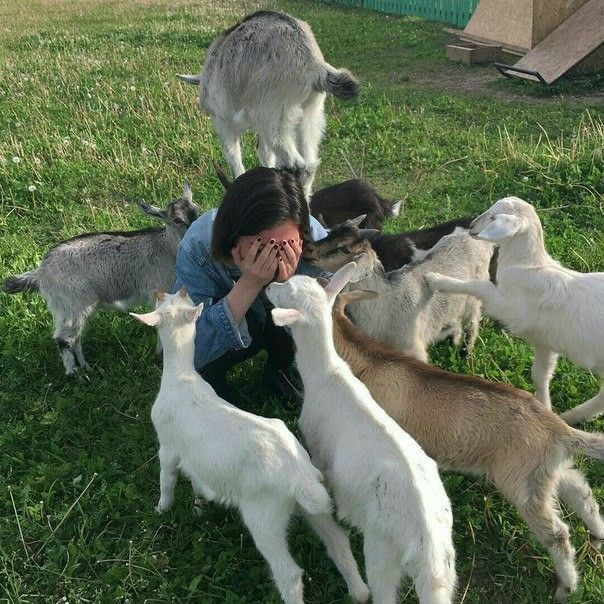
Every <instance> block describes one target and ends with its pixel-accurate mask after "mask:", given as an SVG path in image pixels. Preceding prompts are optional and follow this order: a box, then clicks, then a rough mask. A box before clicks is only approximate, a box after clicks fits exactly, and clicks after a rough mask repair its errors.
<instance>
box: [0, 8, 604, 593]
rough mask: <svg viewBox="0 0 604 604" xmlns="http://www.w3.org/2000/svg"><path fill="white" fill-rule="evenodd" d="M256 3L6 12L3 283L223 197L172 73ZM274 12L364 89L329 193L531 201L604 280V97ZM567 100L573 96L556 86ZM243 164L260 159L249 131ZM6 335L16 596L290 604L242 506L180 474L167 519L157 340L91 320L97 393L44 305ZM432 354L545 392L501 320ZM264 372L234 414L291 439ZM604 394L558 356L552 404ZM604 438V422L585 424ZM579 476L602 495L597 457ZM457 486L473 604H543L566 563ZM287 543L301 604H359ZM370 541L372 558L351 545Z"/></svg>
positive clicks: (107, 318)
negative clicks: (69, 360) (54, 247)
mask: <svg viewBox="0 0 604 604" xmlns="http://www.w3.org/2000/svg"><path fill="white" fill-rule="evenodd" d="M258 6H260V3H256V2H250V1H247V2H245V3H241V2H235V1H228V2H220V3H216V2H210V1H209V0H196V1H195V2H193V1H192V0H189V1H186V0H170V1H169V2H168V0H149V1H146V2H143V1H138V2H128V3H125V2H117V1H109V0H100V1H97V2H83V1H80V2H77V1H74V0H72V1H69V0H62V1H57V2H44V1H37V2H33V1H30V2H28V3H22V2H17V1H16V0H13V1H10V2H9V1H7V0H0V17H1V19H0V71H1V73H2V78H0V233H1V235H2V237H1V242H0V276H1V277H4V276H6V275H9V274H13V273H15V272H20V271H23V270H26V269H28V268H31V267H32V266H34V265H35V264H36V263H37V262H38V261H39V260H40V259H41V257H42V256H43V254H44V253H45V251H46V249H47V248H48V247H49V246H50V245H51V244H53V243H54V242H56V241H59V240H61V239H63V238H66V237H69V236H72V235H75V234H78V233H81V232H84V231H88V230H107V229H125V228H136V227H140V226H143V225H147V224H150V221H149V220H148V219H146V218H145V217H143V216H142V214H140V213H139V212H138V211H137V210H136V208H135V207H134V205H133V203H132V202H133V201H135V200H137V199H138V198H140V197H144V198H145V199H147V201H149V202H153V203H156V204H163V203H165V202H167V201H168V200H170V199H172V198H173V197H175V196H176V195H177V194H178V192H179V190H180V186H181V184H182V181H183V179H184V178H188V179H189V180H190V181H191V183H192V185H193V191H194V196H195V198H196V201H197V202H198V203H199V204H200V205H201V206H202V207H203V208H204V209H207V208H210V207H213V206H215V205H216V204H217V202H218V200H219V199H220V191H221V188H220V185H219V183H218V181H217V179H216V178H215V176H214V175H213V170H212V168H211V160H212V159H220V158H221V154H220V151H219V147H218V142H217V139H216V136H215V134H214V132H213V130H212V128H211V126H210V123H209V121H208V119H207V118H206V117H204V116H202V115H200V114H199V112H198V111H197V109H196V106H195V99H194V97H195V93H194V90H193V89H192V88H189V87H185V86H184V85H182V84H180V83H178V82H177V81H176V80H175V78H174V74H175V73H178V72H194V71H195V70H197V69H198V67H199V65H200V64H201V61H202V58H203V55H204V53H205V50H206V48H207V46H208V45H209V43H210V42H211V40H212V39H213V38H214V37H215V36H216V35H217V34H218V32H219V31H220V30H221V29H223V28H225V27H226V26H228V25H230V24H232V23H233V22H234V21H235V20H236V19H237V18H239V17H241V16H242V15H243V14H244V13H246V12H249V11H251V10H252V9H253V8H256V7H258ZM262 6H270V7H280V8H283V9H285V10H287V11H290V12H292V13H294V14H296V15H298V16H300V17H302V18H304V19H306V20H308V21H309V22H310V23H311V25H312V27H313V29H314V31H315V33H316V36H317V39H318V41H319V43H320V45H321V47H322V48H323V51H324V54H325V56H326V57H327V59H328V60H329V61H330V62H331V63H332V64H334V65H337V66H340V65H343V66H347V67H350V68H351V69H353V70H354V71H355V72H356V73H357V74H358V76H359V78H360V80H361V82H362V93H361V97H360V99H359V100H358V101H357V102H354V103H351V104H345V103H340V102H334V101H333V100H332V99H330V100H328V103H327V112H328V127H327V132H326V136H325V140H324V142H323V145H322V149H321V152H322V153H321V154H322V161H323V163H322V166H321V168H320V172H319V176H318V184H319V185H321V184H331V183H334V182H337V181H339V180H341V179H344V178H348V177H350V176H351V170H353V171H354V173H355V174H356V175H362V176H363V177H365V178H367V179H368V180H370V181H371V182H372V183H373V184H374V185H375V186H376V187H377V188H378V189H379V190H380V191H381V192H383V194H384V195H386V196H390V197H392V198H397V199H403V200H404V211H403V213H402V215H401V216H400V217H399V218H398V219H397V220H396V221H392V222H391V223H390V224H388V225H387V229H388V230H391V231H395V230H401V229H406V228H418V227H421V226H425V225H429V224H432V223H435V222H437V221H442V220H446V219H450V218H453V217H456V216H461V215H465V214H468V213H477V212H480V211H483V210H484V209H486V207H488V205H489V204H490V203H491V202H492V201H493V200H494V199H497V198H499V197H502V196H504V195H507V194H515V195H518V196H520V197H524V198H526V199H528V200H530V201H532V202H534V203H535V205H536V206H537V208H539V212H540V216H541V218H542V220H543V224H544V227H545V231H546V239H547V244H548V246H549V249H550V251H551V252H552V253H553V254H554V255H555V256H556V257H557V258H559V259H560V260H561V261H562V262H564V263H565V264H566V265H568V266H570V267H572V268H575V269H578V270H581V271H587V270H591V271H597V270H600V271H601V270H603V267H604V235H603V233H604V205H603V204H604V197H603V194H604V158H603V149H604V125H603V122H602V118H603V113H602V109H603V108H604V106H603V104H602V102H601V100H598V98H596V97H597V95H595V96H594V94H593V90H591V89H590V88H589V87H587V89H586V90H587V92H586V96H585V98H581V97H580V96H577V95H575V96H574V97H573V98H572V99H568V98H566V97H564V96H561V94H555V95H551V96H547V97H546V98H541V96H540V92H539V90H538V89H537V88H535V87H532V88H531V87H528V86H526V85H520V86H517V85H516V86H515V85H510V84H504V85H501V84H498V83H490V82H486V83H485V84H484V86H483V87H482V88H477V89H476V88H475V89H473V90H471V91H470V92H468V93H461V92H459V91H458V90H457V89H455V87H452V88H453V89H452V90H448V89H447V82H451V81H453V80H454V81H471V80H472V79H473V78H474V79H475V78H476V76H477V74H482V73H484V70H481V69H478V70H476V69H471V68H466V67H462V66H457V65H450V64H448V63H446V61H445V60H444V58H443V52H442V45H443V44H444V42H445V41H446V39H447V36H446V35H445V34H443V33H442V32H441V27H440V26H439V25H438V24H434V23H428V22H424V21H421V20H419V19H414V18H398V17H396V18H394V17H388V16H384V15H378V14H373V13H367V12H362V11H358V10H349V9H343V8H334V7H329V6H326V5H324V4H319V3H312V2H306V1H303V2H293V1H290V2H285V1H284V2H273V3H268V4H267V3H265V4H262ZM569 90H575V88H573V85H572V83H570V84H566V85H565V86H563V87H561V88H560V91H561V92H562V93H567V92H568V91H569ZM579 90H580V87H579ZM245 154H246V157H245V161H246V163H247V165H248V166H251V165H253V164H254V161H255V158H254V155H253V153H252V145H251V141H249V140H248V141H247V143H246V147H245ZM13 158H18V160H14V159H13ZM17 161H18V163H17ZM32 185H33V186H34V187H35V190H34V191H30V190H29V189H30V188H31V186H32ZM0 338H1V339H0V342H1V343H0V346H1V352H0V376H1V384H0V452H1V454H2V455H1V458H0V459H1V461H0V601H4V600H6V601H7V602H57V601H59V600H60V598H63V597H64V598H66V599H67V600H68V601H69V602H72V603H73V602H118V601H124V602H126V601H128V602H277V601H278V596H277V594H276V591H275V589H274V588H273V586H272V583H271V581H270V577H269V575H268V572H267V568H266V565H265V564H264V563H263V561H262V559H261V557H260V555H259V554H258V553H257V551H256V550H255V548H254V546H253V543H252V541H251V539H250V536H249V535H248V533H247V532H246V530H245V529H244V527H243V525H242V523H241V521H240V520H239V518H238V516H237V514H236V513H234V512H233V511H229V510H225V509H224V508H222V507H218V506H213V505H208V506H207V509H206V511H205V514H204V517H203V518H202V519H201V520H200V519H197V518H195V517H194V516H193V515H192V514H191V511H190V504H191V500H192V497H191V490H190V487H189V485H188V484H186V483H185V481H181V483H180V485H179V487H178V489H177V498H176V505H175V508H174V510H173V511H172V512H171V513H169V514H167V515H164V516H161V517H160V516H157V515H155V513H154V511H153V507H154V505H155V503H156V499H157V497H158V464H157V460H156V458H155V454H156V442H155V435H154V432H153V427H152V425H151V422H150V418H149V409H150V405H151V403H152V401H153V398H154V396H155V394H156V391H157V389H158V386H159V378H160V372H161V367H160V363H159V361H158V359H157V358H156V357H155V355H154V352H153V350H154V337H153V334H152V333H151V331H150V330H145V329H144V328H143V327H142V326H140V325H139V324H137V323H135V322H134V321H132V320H131V319H130V318H129V317H127V316H124V315H117V314H102V315H97V316H96V317H95V318H94V319H93V320H92V321H91V322H90V325H89V329H88V330H87V333H86V338H85V342H84V345H85V350H86V354H87V357H88V360H89V361H90V362H91V363H93V365H94V373H93V375H92V376H91V381H90V383H80V382H78V381H77V380H73V379H66V378H65V376H64V375H63V369H62V366H61V364H60V361H59V357H58V354H57V352H56V350H55V347H54V345H53V342H52V340H51V321H50V317H49V314H48V313H47V311H46V309H45V307H44V304H43V302H42V301H41V299H40V298H38V297H36V296H25V295H23V296H14V297H9V296H5V295H2V296H0ZM433 358H434V360H435V361H436V362H437V363H438V364H439V365H441V366H443V367H447V368H449V369H451V370H453V371H459V372H465V373H476V374H479V375H482V376H485V377H487V378H489V379H493V380H498V381H502V382H505V383H509V384H513V385H515V386H518V387H520V388H526V389H531V387H532V384H531V381H530V363H531V352H530V348H529V347H528V346H527V345H526V344H525V343H524V342H522V341H520V340H516V339H512V338H510V337H509V336H507V335H506V334H505V333H502V332H499V331H496V330H494V329H493V328H492V327H491V326H490V323H489V322H488V321H485V324H484V327H483V329H482V331H481V337H480V340H479V342H478V344H477V348H476V351H475V355H474V358H473V359H471V360H470V361H469V362H466V361H462V360H460V359H459V358H458V356H457V354H456V352H455V351H454V350H453V349H451V348H450V347H449V346H448V345H447V344H440V345H438V346H436V347H435V348H434V350H433ZM261 366H262V362H261V361H257V362H255V363H253V364H250V365H248V366H245V367H240V368H239V369H238V370H237V371H236V372H235V374H234V376H233V380H234V382H235V385H236V387H237V389H238V390H239V391H240V392H241V399H242V400H244V401H245V403H246V408H247V409H249V410H251V411H254V412H256V413H259V414H261V415H267V416H279V417H282V418H284V419H285V420H286V421H287V422H288V424H289V425H290V426H291V427H292V429H294V430H296V416H297V413H296V410H295V409H283V408H281V407H280V406H279V405H278V404H277V403H276V402H275V401H273V400H271V399H270V398H268V397H267V396H266V395H265V394H264V393H263V390H262V386H261V383H260V382H261V380H260V370H261ZM597 388H598V383H597V380H596V379H595V378H594V377H593V376H591V375H590V374H589V373H587V372H586V371H583V370H581V369H579V368H577V367H575V366H573V365H572V364H571V363H569V362H566V361H562V362H561V363H560V365H559V369H558V371H557V372H556V375H555V377H554V380H553V386H552V390H553V401H554V405H555V406H556V408H557V409H558V410H563V409H567V408H569V407H572V406H574V405H576V404H578V403H580V402H582V401H584V400H586V399H587V398H589V397H590V396H593V395H594V393H595V392H596V391H597ZM603 427H604V422H603V421H602V420H600V421H594V422H591V423H590V425H589V426H588V427H587V428H588V429H589V430H602V428H603ZM580 466H581V467H582V468H583V469H584V470H585V472H586V473H587V475H588V477H589V479H590V482H591V483H592V485H593V486H594V490H595V492H596V495H597V496H598V497H599V499H600V500H602V498H603V496H604V470H603V469H602V466H601V465H600V464H597V463H595V462H592V461H585V460H581V461H580ZM444 481H445V484H446V487H447V490H448V492H449V494H450V496H451V498H452V501H453V506H454V516H455V543H456V547H457V556H458V558H457V560H458V572H459V576H460V583H459V600H462V599H463V601H465V602H473V603H477V602H481V603H483V602H489V603H497V602H502V603H503V602H505V603H506V604H507V603H520V602H527V603H528V602H531V603H536V602H546V601H548V599H549V598H550V595H549V594H550V587H551V584H552V582H553V579H554V575H553V573H552V563H551V560H550V559H549V558H548V557H547V555H546V553H545V551H544V550H543V549H542V548H541V547H540V546H538V545H537V544H536V542H535V540H534V538H533V537H532V536H531V534H530V533H529V531H528V529H527V528H526V526H525V525H524V523H523V522H522V521H521V520H520V518H519V517H518V515H517V514H516V512H515V511H514V510H513V509H511V508H510V506H509V505H508V504H507V503H506V502H505V501H504V500H503V499H502V497H501V496H500V495H499V494H498V493H497V492H496V491H495V490H494V489H493V488H492V487H491V486H490V485H489V484H487V483H486V482H484V481H483V480H480V479H475V478H470V477H462V476H459V475H455V474H449V475H446V476H445V477H444ZM568 521H569V523H570V525H571V527H572V534H573V537H572V539H573V543H574V545H575V547H576V549H577V558H578V566H579V569H580V572H581V574H582V580H581V584H580V589H579V592H578V594H577V595H576V596H575V597H574V598H573V602H586V603H587V602H592V603H596V602H602V601H604V580H603V571H604V563H603V559H602V557H601V556H600V555H598V554H596V553H595V552H594V551H593V550H592V549H590V548H589V547H588V545H587V541H586V532H585V529H584V527H583V526H582V524H581V523H580V522H578V521H577V519H576V518H575V517H574V515H569V516H568ZM290 543H291V548H292V551H293V553H294V556H295V557H296V559H297V560H298V561H299V563H300V564H301V566H303V567H304V568H305V569H306V571H307V585H308V587H307V599H308V602H311V603H318V602H321V603H328V602H341V601H343V600H345V589H344V585H343V581H342V580H341V579H340V577H339V576H338V575H337V573H336V571H335V570H334V568H333V566H332V564H331V562H330V561H329V560H328V559H327V557H326V555H325V552H324V550H323V548H322V547H321V546H320V545H319V544H318V543H317V540H316V539H315V538H314V536H313V535H311V534H310V532H309V531H308V529H307V528H306V527H305V526H304V525H303V524H302V523H300V522H296V523H295V524H294V525H293V527H292V532H291V538H290ZM354 545H355V551H356V553H357V557H358V559H359V560H362V556H361V548H360V540H359V539H358V536H356V537H355V539H354ZM408 589H409V586H408V585H406V586H404V589H403V593H404V594H407V591H408ZM407 601H414V595H413V594H412V593H410V594H407Z"/></svg>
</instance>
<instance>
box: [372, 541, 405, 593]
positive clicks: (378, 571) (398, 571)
mask: <svg viewBox="0 0 604 604" xmlns="http://www.w3.org/2000/svg"><path fill="white" fill-rule="evenodd" d="M363 551H364V552H365V569H366V571H367V583H369V589H370V590H371V598H372V602H375V604H396V601H397V594H398V587H399V584H400V582H401V576H402V574H403V569H402V557H401V552H400V551H399V548H397V547H395V545H394V543H392V542H391V540H390V538H389V537H386V536H385V535H374V534H373V533H371V532H368V533H364V545H363Z"/></svg>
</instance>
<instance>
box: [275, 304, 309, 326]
mask: <svg viewBox="0 0 604 604" xmlns="http://www.w3.org/2000/svg"><path fill="white" fill-rule="evenodd" d="M271 314H272V316H273V323H274V324H275V325H277V326H279V327H283V326H284V325H292V324H293V323H297V322H298V321H299V320H300V319H301V318H302V313H301V312H300V311H299V310H296V309H295V308H273V310H271Z"/></svg>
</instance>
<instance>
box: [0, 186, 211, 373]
mask: <svg viewBox="0 0 604 604" xmlns="http://www.w3.org/2000/svg"><path fill="white" fill-rule="evenodd" d="M139 208H140V209H141V210H142V211H143V212H144V213H145V214H148V215H149V216H153V217H154V218H158V219H160V220H162V221H164V222H165V223H166V226H162V227H152V228H147V229H142V230H139V231H125V232H119V231H114V232H105V233H86V234H83V235H79V236H77V237H74V238H72V239H67V240H66V241H62V242H60V243H58V244H57V245H55V246H54V247H53V248H51V249H50V251H49V252H48V253H47V254H46V256H45V257H44V260H42V262H41V264H40V266H39V267H38V268H37V269H35V270H33V271H29V272H27V273H23V274H21V275H14V276H12V277H8V278H7V279H6V280H5V281H4V282H3V283H2V286H1V288H2V290H3V291H5V292H7V293H9V294H15V293H18V292H24V291H35V292H39V293H40V295H41V296H42V297H43V298H44V299H45V300H46V304H47V306H48V310H49V311H50V313H51V314H52V317H53V320H54V328H55V329H54V335H53V337H54V339H55V341H56V343H57V345H58V347H59V352H60V354H61V358H62V360H63V365H64V367H65V373H66V374H67V375H70V374H71V373H73V372H74V371H75V370H76V369H77V368H78V367H82V368H84V369H90V366H89V365H88V363H87V362H86V360H85V359H84V353H83V352H82V332H83V330H84V326H85V324H86V320H87V319H88V318H89V317H90V316H91V315H92V314H94V312H95V311H96V310H98V309H115V310H121V311H127V310H128V309H129V308H131V307H132V306H135V305H137V304H153V300H154V298H153V294H154V292H155V291H156V290H161V291H170V290H171V289H172V286H173V285H174V278H175V268H174V267H175V263H176V248H177V247H178V244H179V243H180V240H181V239H182V236H183V235H184V233H185V231H186V230H187V228H188V227H189V226H190V225H191V223H192V222H193V221H194V220H195V219H196V218H197V216H198V215H199V209H198V207H197V206H196V205H195V204H194V203H193V199H192V193H191V188H190V186H189V184H188V183H185V185H184V187H183V193H182V197H180V198H179V199H176V200H175V201H173V202H171V203H170V204H169V205H168V206H167V207H166V209H165V210H162V209H160V208H157V207H155V206H150V205H148V204H146V203H145V202H144V201H141V202H139Z"/></svg>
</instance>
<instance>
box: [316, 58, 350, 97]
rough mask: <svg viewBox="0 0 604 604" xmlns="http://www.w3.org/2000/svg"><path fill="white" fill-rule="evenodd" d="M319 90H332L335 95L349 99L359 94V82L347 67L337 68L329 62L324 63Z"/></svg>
mask: <svg viewBox="0 0 604 604" xmlns="http://www.w3.org/2000/svg"><path fill="white" fill-rule="evenodd" d="M321 72H322V73H321V77H320V81H319V86H318V88H319V90H321V91H322V92H330V93H331V94H333V95H334V96H335V97H337V98H339V99H342V100H343V101H348V100H350V99H354V97H355V96H357V94H359V83H358V82H357V81H356V79H355V78H354V77H353V76H352V74H351V73H350V71H348V70H347V69H336V68H335V67H332V66H331V65H330V64H329V63H324V64H323V69H322V70H321Z"/></svg>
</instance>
